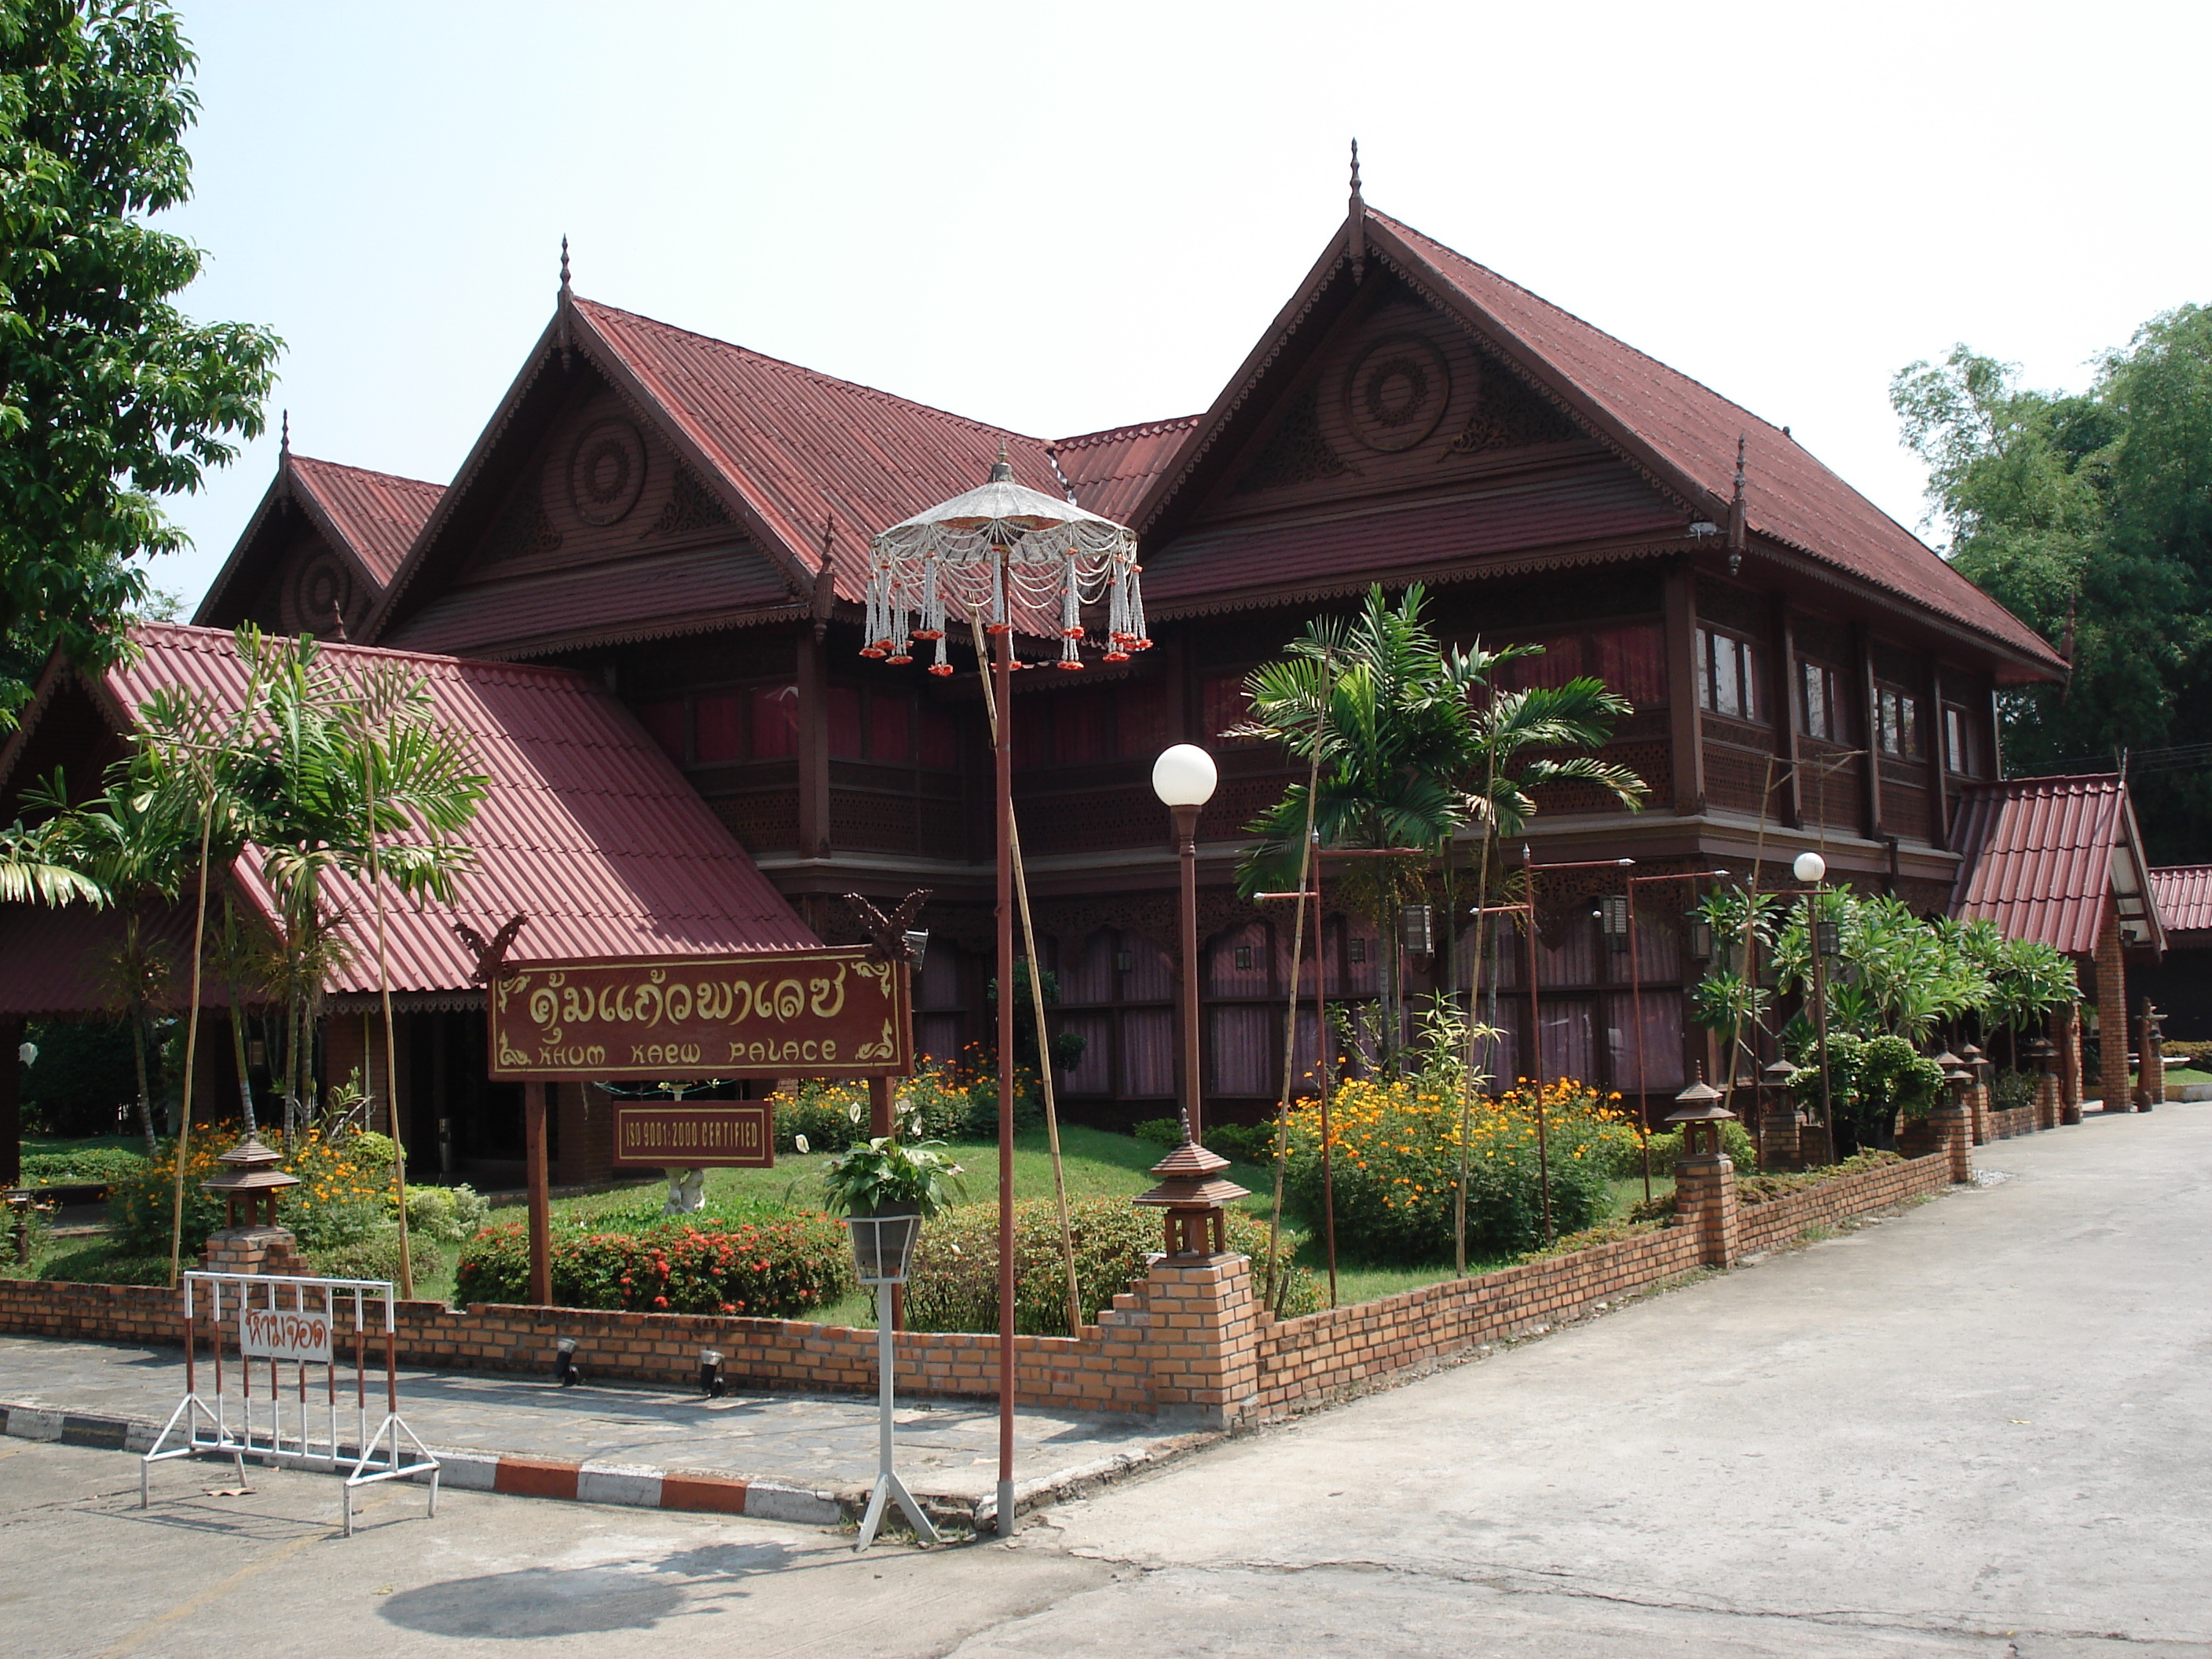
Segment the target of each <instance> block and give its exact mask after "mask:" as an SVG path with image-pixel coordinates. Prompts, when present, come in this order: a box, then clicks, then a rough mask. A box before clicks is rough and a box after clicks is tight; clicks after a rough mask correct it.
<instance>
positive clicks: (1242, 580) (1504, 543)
mask: <svg viewBox="0 0 2212 1659" xmlns="http://www.w3.org/2000/svg"><path fill="white" fill-rule="evenodd" d="M1680 521H1681V514H1680V513H1679V512H1677V511H1675V510H1674V507H1673V506H1672V505H1671V503H1669V502H1668V501H1666V500H1664V499H1663V498H1662V496H1661V495H1659V493H1658V492H1657V491H1656V490H1655V489H1652V488H1651V486H1650V485H1649V484H1647V483H1644V480H1642V479H1641V478H1638V477H1636V476H1635V475H1634V474H1633V473H1631V472H1629V471H1627V470H1626V468H1624V467H1621V466H1620V465H1613V464H1610V463H1608V464H1607V465H1605V466H1604V468H1603V470H1602V471H1595V472H1585V473H1583V474H1581V475H1578V476H1577V475H1568V476H1565V477H1550V478H1545V479H1540V480H1535V481H1532V482H1521V483H1512V484H1508V485H1505V486H1503V487H1500V488H1498V489H1492V490H1490V491H1488V492H1486V493H1483V494H1480V495H1474V494H1472V493H1470V494H1468V495H1461V496H1458V497H1456V498H1455V499H1454V500H1452V501H1443V502H1437V501H1429V502H1425V503H1419V504H1413V505H1404V504H1397V505H1393V504H1389V503H1377V502H1374V501H1364V502H1360V503H1358V504H1357V505H1356V506H1354V507H1349V508H1346V509H1345V510H1342V511H1339V512H1335V513H1328V514H1327V515H1325V516H1316V515H1310V514H1302V515H1301V516H1300V517H1299V519H1298V520H1297V522H1295V523H1293V524H1290V525H1287V526H1285V525H1265V524H1262V525H1240V526H1231V527H1227V528H1223V529H1215V530H1205V531H1199V532H1193V533H1192V534H1189V535H1187V536H1182V537H1178V538H1176V540H1175V541H1174V542H1173V543H1172V544H1170V546H1169V547H1168V549H1167V550H1166V551H1164V552H1163V553H1161V554H1159V555H1158V556H1155V557H1153V558H1152V559H1151V560H1149V561H1147V562H1146V566H1145V600H1146V604H1147V605H1150V606H1151V607H1152V611H1153V612H1154V614H1156V615H1158V616H1161V617H1170V616H1176V615H1181V614H1185V613H1188V612H1191V611H1207V610H1213V609H1220V608H1227V607H1230V606H1237V605H1251V604H1254V603H1255V602H1256V601H1257V600H1258V599H1260V598H1261V596H1262V595H1269V594H1277V593H1280V592H1285V591H1288V592H1338V591H1341V592H1352V591H1357V590H1358V588H1361V587H1364V586H1366V584H1367V582H1368V580H1370V577H1371V576H1373V575H1376V574H1383V573H1385V572H1388V573H1389V574H1392V575H1394V576H1395V575H1400V574H1405V575H1419V574H1422V573H1424V572H1425V571H1428V570H1431V569H1443V568H1458V567H1461V566H1464V565H1467V564H1469V563H1471V562H1475V561H1478V560H1481V559H1483V558H1486V557H1488V556H1493V555H1498V554H1502V553H1507V552H1514V551H1522V550H1535V549H1542V548H1552V547H1561V546H1567V545H1572V544H1580V543H1584V542H1592V541H1607V540H1611V541H1620V540H1623V539H1630V540H1632V539H1634V538H1638V537H1645V538H1649V537H1668V536H1671V535H1672V534H1673V533H1674V531H1675V530H1676V529H1677V528H1678V527H1679V526H1680Z"/></svg>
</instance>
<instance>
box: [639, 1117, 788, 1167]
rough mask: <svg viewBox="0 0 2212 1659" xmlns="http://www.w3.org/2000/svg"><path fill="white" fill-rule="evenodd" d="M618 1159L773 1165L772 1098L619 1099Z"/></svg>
mask: <svg viewBox="0 0 2212 1659" xmlns="http://www.w3.org/2000/svg"><path fill="white" fill-rule="evenodd" d="M615 1165H616V1167H617V1169H619V1168H622V1167H623V1166H624V1165H642V1166H647V1167H652V1168H658V1169H664V1170H673V1169H684V1170H772V1169H774V1168H775V1118H774V1115H773V1114H772V1113H771V1111H770V1109H769V1103H768V1102H766V1101H764V1100H739V1101H730V1102H726V1103H717V1104H714V1105H700V1104H694V1105H685V1104H684V1103H682V1102H680V1101H669V1102H667V1103H656V1102H653V1101H650V1100H621V1101H617V1102H616V1103H615Z"/></svg>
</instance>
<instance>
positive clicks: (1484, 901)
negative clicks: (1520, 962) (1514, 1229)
mask: <svg viewBox="0 0 2212 1659" xmlns="http://www.w3.org/2000/svg"><path fill="white" fill-rule="evenodd" d="M1497 799H1498V751H1497V750H1496V749H1495V748H1494V747H1493V748H1492V750H1491V753H1490V768H1489V773H1488V781H1487V782H1486V785H1485V786H1484V793H1483V798H1482V810H1483V825H1482V862H1481V865H1480V872H1479V873H1478V874H1477V875H1476V877H1475V884H1474V971H1473V973H1472V974H1470V975H1469V976H1468V989H1467V1066H1466V1069H1465V1070H1464V1071H1463V1072H1462V1073H1461V1076H1460V1089H1459V1191H1458V1193H1457V1194H1455V1196H1454V1200H1453V1206H1452V1207H1453V1213H1452V1271H1453V1274H1454V1276H1455V1277H1456V1278H1460V1279H1465V1278H1466V1277H1467V1140H1468V1133H1469V1132H1470V1130H1471V1129H1472V1128H1473V1127H1474V1124H1473V1120H1474V1045H1475V1030H1476V1028H1477V1024H1478V1022H1479V1011H1480V1008H1481V1006H1482V957H1483V949H1482V946H1483V931H1484V930H1485V929H1486V928H1487V927H1489V926H1490V915H1489V909H1490V842H1491V837H1492V830H1493V829H1494V828H1495V825H1494V824H1493V823H1492V819H1491V816H1490V815H1491V814H1492V811H1494V810H1495V808H1496V803H1497ZM1454 944H1455V938H1454V933H1453V929H1452V927H1451V925H1450V923H1449V921H1448V922H1447V923H1446V924H1445V927H1444V945H1445V948H1446V949H1447V950H1449V949H1450V948H1451V947H1452V946H1453V945H1454Z"/></svg>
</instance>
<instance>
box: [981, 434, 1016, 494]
mask: <svg viewBox="0 0 2212 1659" xmlns="http://www.w3.org/2000/svg"><path fill="white" fill-rule="evenodd" d="M1013 476H1014V464H1013V463H1012V461H1010V460H1008V459H1006V440H1005V439H1004V438H1001V439H1000V440H999V459H997V460H995V461H994V462H992V463H991V476H990V477H988V478H987V479H986V480H985V482H986V483H1007V482H1008V481H1009V480H1011V479H1012V477H1013Z"/></svg>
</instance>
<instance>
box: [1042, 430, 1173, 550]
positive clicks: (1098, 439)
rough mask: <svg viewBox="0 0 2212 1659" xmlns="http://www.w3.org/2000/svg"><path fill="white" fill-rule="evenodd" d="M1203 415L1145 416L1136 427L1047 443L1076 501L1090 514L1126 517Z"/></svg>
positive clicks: (1134, 508) (1088, 433) (1120, 518)
mask: <svg viewBox="0 0 2212 1659" xmlns="http://www.w3.org/2000/svg"><path fill="white" fill-rule="evenodd" d="M1203 418H1204V416H1198V415H1184V416H1179V417H1178V418H1176V419H1175V420H1172V421H1145V422H1139V424H1138V425H1135V426H1117V427H1110V428H1108V429H1107V430H1105V431H1103V432H1085V433H1084V434H1082V435H1080V436H1078V437H1073V438H1062V439H1060V440H1059V441H1056V442H1054V443H1052V444H1050V445H1048V446H1047V448H1048V450H1049V451H1050V452H1051V454H1052V457H1053V459H1054V460H1056V461H1057V462H1058V463H1059V464H1060V472H1061V473H1062V475H1063V476H1065V477H1066V479H1067V481H1068V483H1071V484H1073V486H1074V487H1075V499H1076V501H1077V502H1078V503H1079V505H1081V506H1083V507H1088V508H1089V509H1090V510H1091V512H1093V513H1103V514H1104V515H1105V516H1106V517H1107V518H1109V519H1116V520H1120V521H1121V523H1123V524H1127V523H1128V522H1129V515H1130V514H1131V513H1133V512H1135V511H1136V508H1137V503H1138V501H1140V500H1141V499H1142V498H1143V496H1144V494H1145V491H1146V489H1149V488H1150V487H1151V486H1152V480H1153V479H1155V478H1157V477H1159V475H1160V474H1161V473H1162V472H1163V471H1165V470H1166V468H1167V466H1168V465H1169V463H1170V462H1171V461H1173V460H1174V459H1175V457H1176V452H1177V451H1178V450H1180V449H1181V448H1182V445H1183V441H1184V440H1185V439H1186V438H1188V436H1189V435H1191V433H1192V432H1193V431H1194V430H1195V429H1196V428H1197V426H1198V423H1199V422H1200V420H1202V419H1203Z"/></svg>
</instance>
